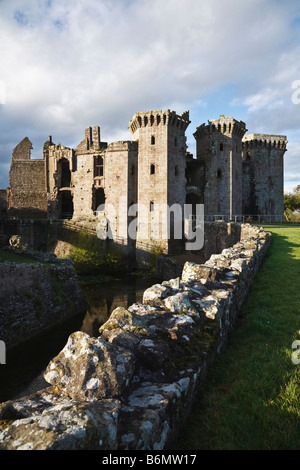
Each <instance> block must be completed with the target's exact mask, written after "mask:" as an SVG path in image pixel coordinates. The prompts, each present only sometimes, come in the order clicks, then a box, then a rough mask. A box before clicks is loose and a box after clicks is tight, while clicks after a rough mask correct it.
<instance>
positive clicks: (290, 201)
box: [284, 184, 300, 221]
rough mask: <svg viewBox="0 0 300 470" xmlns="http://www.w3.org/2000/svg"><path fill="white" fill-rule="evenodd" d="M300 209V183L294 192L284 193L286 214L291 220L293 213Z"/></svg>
mask: <svg viewBox="0 0 300 470" xmlns="http://www.w3.org/2000/svg"><path fill="white" fill-rule="evenodd" d="M297 211H300V184H298V186H296V188H295V189H294V191H293V192H292V193H288V194H285V195H284V215H285V217H286V219H287V220H289V221H291V220H292V218H293V213H294V212H297Z"/></svg>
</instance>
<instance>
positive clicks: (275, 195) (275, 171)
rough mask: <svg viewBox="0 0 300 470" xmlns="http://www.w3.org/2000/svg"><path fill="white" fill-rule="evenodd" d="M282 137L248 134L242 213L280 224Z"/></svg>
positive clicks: (285, 142) (244, 149)
mask: <svg viewBox="0 0 300 470" xmlns="http://www.w3.org/2000/svg"><path fill="white" fill-rule="evenodd" d="M286 145H287V138H286V136H283V135H266V134H249V135H246V136H245V137H244V138H243V160H242V165H243V213H244V214H246V215H251V216H254V217H257V216H260V218H261V220H264V217H265V216H267V217H265V220H267V221H281V220H282V216H283V211H284V204H283V194H284V191H283V156H284V153H285V152H286Z"/></svg>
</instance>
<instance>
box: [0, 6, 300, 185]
mask: <svg viewBox="0 0 300 470" xmlns="http://www.w3.org/2000/svg"><path fill="white" fill-rule="evenodd" d="M0 58H1V59H0V188H6V187H7V186H9V167H10V161H11V154H12V150H13V148H14V147H15V146H16V145H17V144H18V143H19V142H20V141H21V140H22V139H23V138H24V137H28V138H29V139H30V140H31V142H32V144H33V151H32V158H41V157H42V147H43V144H44V142H45V141H46V140H47V139H48V136H49V135H51V136H52V139H53V141H54V142H55V143H59V142H60V143H62V144H63V145H65V146H67V147H72V148H75V147H76V146H77V145H78V143H79V142H80V141H81V140H82V139H83V138H84V129H85V128H86V127H88V126H94V125H99V126H100V128H101V140H102V141H104V142H108V143H110V142H114V141H117V140H131V134H130V132H129V130H128V124H129V121H130V119H131V118H132V117H133V115H134V114H135V113H136V112H138V111H148V110H156V109H160V110H162V111H164V110H166V109H170V110H173V111H176V112H177V113H178V114H181V113H182V112H184V111H186V110H189V112H190V120H191V124H190V125H189V127H188V129H187V132H186V136H187V144H188V150H189V151H190V152H191V153H192V154H193V155H194V156H195V153H196V145H195V139H194V137H193V133H194V132H195V131H196V128H197V127H198V126H199V125H201V124H202V123H207V121H208V120H209V119H218V118H219V116H220V114H224V115H226V116H232V117H234V118H235V119H236V120H242V121H244V122H245V123H246V127H247V129H248V133H250V134H252V133H265V134H276V135H277V134H279V135H286V136H287V139H288V142H289V143H288V146H287V148H288V150H287V152H286V153H285V157H284V180H285V186H284V187H285V191H286V192H289V191H292V190H293V189H294V188H295V187H296V186H297V185H298V184H300V158H299V156H300V2H299V0H286V1H282V0H243V1H242V0H226V1H225V0H214V1H211V0H184V1H183V0H163V1H162V0H151V1H150V0H26V2H25V1H24V0H0Z"/></svg>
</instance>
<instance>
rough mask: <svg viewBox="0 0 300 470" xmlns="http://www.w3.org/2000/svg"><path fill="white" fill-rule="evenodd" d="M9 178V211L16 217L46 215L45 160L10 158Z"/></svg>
mask: <svg viewBox="0 0 300 470" xmlns="http://www.w3.org/2000/svg"><path fill="white" fill-rule="evenodd" d="M9 179H10V205H11V208H10V213H11V214H14V215H16V216H18V217H28V216H38V217H46V216H47V192H46V179H45V161H44V160H14V159H12V162H11V166H10V172H9Z"/></svg>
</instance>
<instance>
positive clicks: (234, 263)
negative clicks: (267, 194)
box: [0, 225, 271, 450]
mask: <svg viewBox="0 0 300 470" xmlns="http://www.w3.org/2000/svg"><path fill="white" fill-rule="evenodd" d="M270 240H271V236H270V234H269V233H268V232H265V231H263V230H260V229H258V228H255V227H252V226H250V225H244V226H242V234H241V240H240V242H238V243H236V244H235V245H234V246H233V247H231V248H227V249H224V250H223V251H222V253H220V254H219V255H212V256H211V257H210V259H209V260H207V261H206V262H205V263H204V264H203V265H199V264H194V263H190V262H187V263H186V264H185V265H184V268H183V271H182V274H181V276H180V277H178V278H176V279H171V280H169V281H164V282H162V283H161V284H157V285H154V286H152V287H151V288H149V289H147V290H146V291H145V293H144V298H143V303H142V304H134V305H131V306H130V307H129V308H128V309H127V310H126V309H124V308H117V309H116V310H114V312H113V313H112V315H111V316H110V318H109V319H108V321H107V322H106V323H105V324H104V325H102V326H101V328H100V330H99V336H98V337H97V338H92V337H89V336H88V335H87V334H85V333H83V332H75V333H73V334H72V335H71V336H70V337H69V340H68V342H67V344H66V346H65V347H64V349H63V350H62V351H61V352H60V353H59V355H58V356H57V357H56V358H54V359H53V360H52V361H50V363H49V365H48V367H47V370H46V372H45V379H46V381H47V382H48V383H50V384H51V386H50V387H48V388H47V389H45V390H43V391H40V392H37V393H35V394H33V395H31V396H30V397H25V398H22V399H19V400H14V401H8V402H5V403H3V404H1V405H0V448H1V449H7V450H15V449H19V450H22V449H24V450H25V449H26V450H29V449H34V450H38V449H39V450H46V449H59V450H63V449H67V450H70V449H106V450H114V449H124V450H128V449H134V450H139V449H142V450H159V449H167V448H170V447H171V446H172V443H173V442H174V439H175V438H176V436H177V435H178V432H179V430H180V428H181V426H182V423H183V422H184V419H185V417H186V416H187V415H188V413H189V412H190V409H191V406H192V403H193V400H194V398H195V397H196V396H197V392H198V391H199V387H200V386H201V385H202V384H203V380H204V378H205V375H206V372H207V370H208V368H209V366H210V365H211V363H212V362H213V360H214V358H215V356H216V355H217V354H218V353H219V352H220V351H221V349H222V347H224V345H225V344H226V341H227V338H228V334H229V333H230V332H231V331H232V329H233V327H234V323H235V319H236V316H237V315H238V312H239V310H240V307H241V305H242V303H243V302H244V300H245V298H246V296H247V294H248V291H249V288H250V285H251V282H252V280H253V278H254V276H255V274H256V273H257V270H258V268H259V266H260V263H261V261H262V259H263V257H264V256H265V254H266V252H267V249H268V246H269V244H270Z"/></svg>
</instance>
